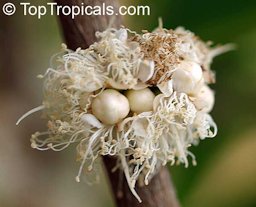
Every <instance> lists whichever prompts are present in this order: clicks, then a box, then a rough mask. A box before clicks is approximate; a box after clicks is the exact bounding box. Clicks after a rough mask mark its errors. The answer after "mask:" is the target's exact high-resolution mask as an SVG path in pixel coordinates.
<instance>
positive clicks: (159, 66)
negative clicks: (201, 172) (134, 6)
mask: <svg viewBox="0 0 256 207" xmlns="http://www.w3.org/2000/svg"><path fill="white" fill-rule="evenodd" d="M96 36H97V37H98V39H99V41H98V42H95V43H94V44H92V45H91V46H90V47H89V48H88V49H81V48H78V49H77V50H76V51H72V50H69V49H67V48H66V46H65V45H63V50H62V52H61V53H59V54H57V55H55V56H54V57H53V60H52V63H51V68H49V69H48V70H47V71H46V73H45V74H44V75H41V76H40V78H43V79H44V87H43V94H44V98H43V103H42V105H41V106H39V107H37V108H35V109H33V110H31V111H30V112H28V113H26V114H25V115H24V116H22V117H21V119H20V120H19V121H18V123H19V122H20V121H21V120H22V119H23V118H25V117H26V116H27V115H29V114H31V113H34V112H36V111H40V110H41V111H42V112H43V117H44V118H45V119H47V120H48V124H47V128H48V129H47V131H45V132H36V133H35V134H33V135H32V138H31V146H32V147H33V148H36V149H38V150H48V149H51V150H54V151H60V150H63V149H65V148H67V147H68V146H69V145H70V144H72V143H77V154H78V160H80V162H81V166H80V169H79V172H78V175H77V177H76V179H77V181H78V182H79V180H80V176H81V174H82V173H83V171H91V170H92V169H93V168H94V162H95V160H96V159H97V158H99V157H100V156H113V157H115V158H117V164H116V167H117V168H119V169H121V170H123V172H124V174H125V177H126V179H127V183H128V185H129V187H130V189H131V191H132V193H133V194H134V195H135V196H136V198H137V199H138V200H139V201H141V200H140V198H139V196H138V195H137V193H136V191H135V185H136V182H137V181H139V182H138V183H139V184H140V185H143V184H146V185H147V184H148V183H149V181H150V179H151V177H152V176H153V175H154V174H155V173H157V171H158V169H159V168H160V167H161V166H163V165H166V164H167V163H168V162H169V163H170V164H171V165H174V164H175V163H176V164H177V163H178V164H179V163H183V164H184V165H185V167H188V165H189V160H188V157H191V159H192V163H193V164H196V161H195V156H194V155H193V154H192V153H191V152H190V151H189V147H190V146H191V145H196V144H198V142H199V141H200V140H203V139H205V138H207V137H214V136H215V135H216V133H217V126H216V124H215V123H214V121H213V119H212V117H211V116H210V114H209V112H210V111H211V110H212V107H213V104H214V92H213V91H212V90H211V89H210V88H209V86H208V84H209V83H214V81H215V77H214V73H213V72H212V71H211V70H210V64H211V62H212V59H213V57H214V56H216V55H219V54H221V53H223V52H226V51H227V50H229V49H230V46H221V47H212V46H211V43H210V42H208V43H205V42H203V41H202V40H201V39H199V38H198V37H197V36H195V35H194V34H193V33H192V32H190V31H188V30H185V29H184V28H180V27H179V28H177V29H175V30H167V29H164V28H162V27H161V26H160V27H159V28H157V29H156V30H154V31H153V32H147V31H144V32H143V34H137V33H135V32H131V31H130V30H129V29H126V28H121V29H112V28H109V29H107V30H106V31H104V32H97V33H96ZM85 166H86V167H85Z"/></svg>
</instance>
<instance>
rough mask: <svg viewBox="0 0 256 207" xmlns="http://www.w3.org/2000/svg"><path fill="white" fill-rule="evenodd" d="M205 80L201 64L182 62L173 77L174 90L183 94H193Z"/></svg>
mask: <svg viewBox="0 0 256 207" xmlns="http://www.w3.org/2000/svg"><path fill="white" fill-rule="evenodd" d="M202 78H203V71H202V68H201V66H200V65H199V64H197V63H195V62H192V61H182V62H181V63H180V64H179V65H178V66H177V69H176V70H175V71H174V73H173V75H172V80H173V88H174V90H175V91H178V92H183V93H188V94H190V93H193V92H194V90H195V89H196V88H197V85H198V84H200V81H201V80H202Z"/></svg>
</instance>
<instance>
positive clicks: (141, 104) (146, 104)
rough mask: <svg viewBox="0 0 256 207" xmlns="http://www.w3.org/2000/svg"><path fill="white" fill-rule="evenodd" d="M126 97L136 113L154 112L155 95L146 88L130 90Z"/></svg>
mask: <svg viewBox="0 0 256 207" xmlns="http://www.w3.org/2000/svg"><path fill="white" fill-rule="evenodd" d="M126 97H127V98H128V100H129V104H130V107H131V110H132V111H133V112H135V113H138V114H139V113H142V112H146V111H152V110H153V101H154V98H155V95H154V93H153V92H152V91H151V90H150V89H148V88H144V89H141V90H128V91H127V92H126Z"/></svg>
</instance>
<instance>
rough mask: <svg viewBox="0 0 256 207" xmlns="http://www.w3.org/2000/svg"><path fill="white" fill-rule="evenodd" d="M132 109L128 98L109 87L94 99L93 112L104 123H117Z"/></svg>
mask: <svg viewBox="0 0 256 207" xmlns="http://www.w3.org/2000/svg"><path fill="white" fill-rule="evenodd" d="M129 111H130V107H129V102H128V100H127V98H126V97H125V96H124V95H123V94H121V93H120V92H118V91H116V90H114V89H107V90H105V91H103V92H102V93H101V94H100V95H98V96H97V97H96V98H95V99H93V101H92V113H93V114H94V115H95V117H96V118H97V119H99V120H100V121H101V122H102V123H104V124H110V125H111V124H116V123H118V122H120V121H121V120H122V119H123V118H125V117H126V116H127V115H128V113H129Z"/></svg>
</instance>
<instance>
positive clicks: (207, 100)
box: [193, 85, 214, 113]
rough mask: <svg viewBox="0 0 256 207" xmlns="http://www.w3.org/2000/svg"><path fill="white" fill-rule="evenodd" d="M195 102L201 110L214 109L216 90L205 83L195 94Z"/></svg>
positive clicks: (208, 110)
mask: <svg viewBox="0 0 256 207" xmlns="http://www.w3.org/2000/svg"><path fill="white" fill-rule="evenodd" d="M193 102H194V105H195V107H196V108H197V109H198V110H199V111H203V112H207V113H208V112H210V111H211V110H212V108H213V105H214V92H213V91H212V90H211V89H210V88H209V87H208V86H207V85H204V86H203V87H202V88H201V90H200V91H199V92H198V94H197V95H196V96H195V100H194V101H193Z"/></svg>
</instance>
